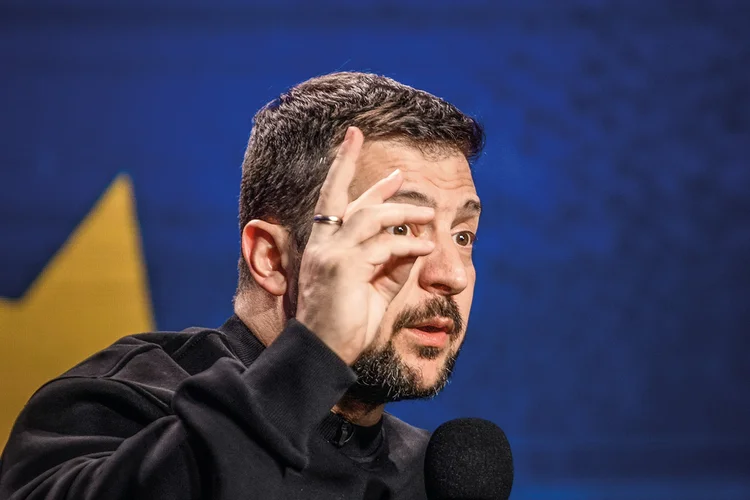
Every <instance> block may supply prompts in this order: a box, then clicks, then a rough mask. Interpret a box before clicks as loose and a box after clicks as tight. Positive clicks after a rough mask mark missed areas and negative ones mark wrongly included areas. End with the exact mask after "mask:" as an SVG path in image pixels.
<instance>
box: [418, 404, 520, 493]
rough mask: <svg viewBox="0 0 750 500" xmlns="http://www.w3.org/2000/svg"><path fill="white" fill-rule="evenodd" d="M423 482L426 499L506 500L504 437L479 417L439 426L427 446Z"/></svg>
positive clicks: (508, 471) (509, 463)
mask: <svg viewBox="0 0 750 500" xmlns="http://www.w3.org/2000/svg"><path fill="white" fill-rule="evenodd" d="M424 481H425V487H426V489H427V498H429V499H430V500H507V498H508V497H509V496H510V488H511V486H513V456H512V455H511V453H510V443H508V438H507V437H505V433H504V432H503V430H502V429H500V427H498V426H497V425H495V424H493V423H492V422H490V421H489V420H483V419H481V418H459V419H456V420H450V421H448V422H446V423H444V424H442V425H441V426H440V427H438V428H437V429H435V432H433V433H432V437H431V438H430V442H429V443H428V444H427V452H426V454H425V460H424Z"/></svg>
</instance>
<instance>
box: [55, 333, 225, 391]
mask: <svg viewBox="0 0 750 500" xmlns="http://www.w3.org/2000/svg"><path fill="white" fill-rule="evenodd" d="M226 356H232V357H234V353H233V352H232V350H231V348H230V347H229V345H228V343H227V341H226V338H225V336H224V334H223V333H221V332H219V331H218V330H214V329H208V328H189V329H187V330H184V331H182V332H150V333H141V334H137V335H130V336H127V337H123V338H122V339H120V340H118V341H117V342H115V343H114V344H112V345H111V346H109V347H107V348H105V349H102V350H101V351H99V352H97V353H95V354H93V355H92V356H90V357H89V358H87V359H85V360H84V361H82V362H81V363H79V364H78V365H76V366H74V367H73V368H71V369H70V370H68V371H67V372H65V373H63V374H62V375H61V376H60V377H58V378H57V379H55V380H53V381H52V382H55V381H57V380H61V379H81V378H95V379H100V380H107V379H110V380H115V381H119V382H125V383H127V384H136V385H148V386H150V387H153V388H155V389H156V388H163V389H167V390H174V388H175V387H176V386H177V385H178V384H179V383H180V382H182V380H184V379H185V378H187V377H188V376H190V375H194V374H196V373H199V372H201V371H203V370H205V369H207V368H209V367H210V366H211V365H213V363H215V362H216V361H217V360H218V359H220V358H222V357H226Z"/></svg>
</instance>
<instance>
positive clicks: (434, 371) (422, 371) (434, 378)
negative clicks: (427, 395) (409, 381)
mask: <svg viewBox="0 0 750 500" xmlns="http://www.w3.org/2000/svg"><path fill="white" fill-rule="evenodd" d="M450 352H451V350H450V349H444V350H442V351H440V352H438V353H437V355H436V356H435V354H433V353H429V354H428V356H424V353H421V354H420V353H419V351H418V350H414V349H410V350H409V351H408V352H406V353H402V354H401V359H402V360H403V362H404V364H405V365H407V366H408V367H409V368H411V369H412V370H414V371H415V372H416V373H419V387H420V388H421V389H429V388H431V387H434V386H435V385H436V384H438V383H440V382H441V381H442V379H443V377H445V376H446V374H445V370H446V363H447V360H448V357H449V355H450ZM452 368H453V367H452V366H451V367H449V369H450V370H452Z"/></svg>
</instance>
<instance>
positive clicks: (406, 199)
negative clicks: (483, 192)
mask: <svg viewBox="0 0 750 500" xmlns="http://www.w3.org/2000/svg"><path fill="white" fill-rule="evenodd" d="M397 168H398V169H401V172H402V173H403V177H404V183H403V185H402V186H401V189H400V190H399V192H398V193H396V195H395V196H393V197H392V198H391V199H390V200H388V201H389V202H399V203H411V204H415V205H427V206H432V207H433V208H434V209H435V219H434V220H433V221H432V222H431V223H430V224H428V225H425V226H422V227H411V226H410V227H407V226H399V227H395V228H389V231H390V232H392V233H394V234H396V235H399V236H400V237H404V238H415V237H416V238H426V239H431V240H432V241H433V242H434V243H435V250H434V251H433V252H432V253H431V254H429V255H427V256H424V257H419V258H417V259H416V262H415V263H414V265H413V267H412V269H411V273H410V275H409V279H408V281H407V282H406V284H405V285H404V287H403V288H402V289H401V291H400V292H399V293H398V295H396V297H395V298H394V300H393V301H392V302H391V304H390V305H389V307H388V309H387V310H386V312H385V316H384V317H383V320H382V322H381V324H380V329H379V333H378V336H377V338H376V340H375V341H374V342H373V344H372V345H371V347H370V348H368V350H367V351H366V352H365V353H363V354H362V355H361V356H360V358H359V359H358V360H357V361H356V362H355V364H354V366H353V368H354V370H355V371H356V372H357V374H358V375H359V383H358V384H357V385H355V386H354V387H353V388H352V390H351V391H350V394H349V395H350V397H352V398H354V399H357V400H360V401H362V402H367V403H373V404H380V403H385V402H388V401H395V400H399V399H413V398H421V397H429V396H433V395H435V394H437V392H439V391H440V390H441V389H442V388H443V387H444V386H445V384H446V383H447V381H448V377H449V375H450V372H451V370H452V368H453V363H454V362H455V359H456V356H457V355H458V351H459V349H460V346H461V344H462V342H463V339H464V335H465V331H466V330H465V329H466V323H467V322H468V319H469V310H470V308H471V301H472V296H473V292H474V283H475V280H476V274H475V271H474V265H473V262H472V246H473V242H474V237H475V234H476V231H477V226H478V223H479V198H478V197H477V193H476V189H475V187H474V181H473V179H472V176H471V171H470V169H469V164H468V162H467V161H466V159H465V158H464V157H463V155H461V154H460V153H454V154H449V155H443V156H439V157H432V156H428V157H425V156H424V155H423V154H422V153H421V152H420V151H419V150H418V149H415V148H412V147H409V146H405V145H403V144H398V143H394V142H390V141H388V142H387V141H374V142H369V143H366V144H365V145H364V146H363V148H362V152H361V154H360V156H359V159H358V162H357V173H356V175H355V177H354V180H353V182H352V184H351V186H350V190H349V197H350V200H355V199H356V198H358V197H359V196H360V195H361V194H362V193H363V192H364V191H365V190H367V189H368V188H369V187H370V186H372V185H373V184H375V183H376V182H377V181H378V180H380V179H382V178H383V177H385V176H387V175H388V174H389V173H390V172H392V171H393V170H395V169H397Z"/></svg>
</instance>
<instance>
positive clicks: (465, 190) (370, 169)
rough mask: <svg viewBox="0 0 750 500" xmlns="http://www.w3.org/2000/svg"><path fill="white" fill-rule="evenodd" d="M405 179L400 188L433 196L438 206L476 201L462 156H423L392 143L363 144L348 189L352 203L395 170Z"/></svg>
mask: <svg viewBox="0 0 750 500" xmlns="http://www.w3.org/2000/svg"><path fill="white" fill-rule="evenodd" d="M397 168H398V169H401V172H402V174H403V177H404V184H403V186H402V189H409V190H414V191H420V192H422V193H424V194H428V195H430V196H431V197H434V198H435V199H436V200H437V202H438V204H439V205H453V204H463V202H464V201H465V199H466V198H467V197H469V196H472V197H474V198H476V196H477V195H476V188H475V186H474V179H473V178H472V175H471V169H470V167H469V163H468V162H467V161H466V158H465V157H464V156H463V155H462V154H461V153H458V152H456V153H453V154H447V155H441V156H437V155H435V156H433V155H428V156H425V155H424V154H423V153H422V152H421V151H420V150H419V149H417V148H414V147H411V146H407V145H404V144H400V143H397V142H392V141H372V142H366V143H365V144H364V145H363V146H362V151H361V152H360V155H359V158H358V159H357V170H356V173H355V175H354V179H353V180H352V184H351V186H350V188H349V196H350V199H351V200H354V199H356V198H357V197H359V196H360V195H361V194H362V193H363V192H365V191H366V190H367V189H368V188H369V187H370V186H372V185H373V184H375V183H376V182H378V181H379V180H380V179H382V178H384V177H386V176H387V175H388V174H389V173H391V172H393V171H394V170H396V169H397Z"/></svg>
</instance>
